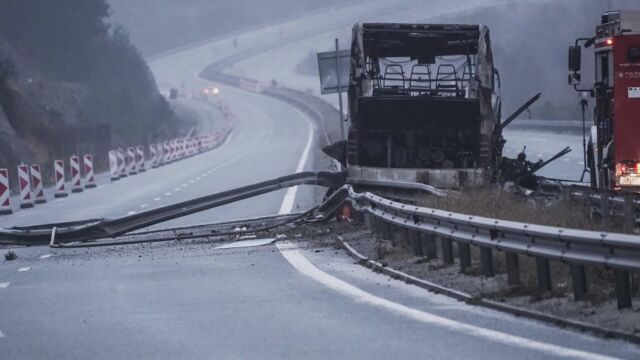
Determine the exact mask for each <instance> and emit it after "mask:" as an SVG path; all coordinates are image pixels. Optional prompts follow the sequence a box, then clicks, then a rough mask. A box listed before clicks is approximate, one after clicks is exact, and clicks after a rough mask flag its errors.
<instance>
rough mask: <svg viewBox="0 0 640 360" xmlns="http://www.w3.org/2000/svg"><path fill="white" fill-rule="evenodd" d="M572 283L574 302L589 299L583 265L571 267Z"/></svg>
mask: <svg viewBox="0 0 640 360" xmlns="http://www.w3.org/2000/svg"><path fill="white" fill-rule="evenodd" d="M571 282H572V283H573V300H575V301H579V300H584V299H585V298H586V297H587V277H586V274H585V271H584V266H583V265H571Z"/></svg>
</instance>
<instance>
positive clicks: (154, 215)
mask: <svg viewBox="0 0 640 360" xmlns="http://www.w3.org/2000/svg"><path fill="white" fill-rule="evenodd" d="M344 183H345V177H344V175H342V174H339V173H330V172H302V173H297V174H293V175H287V176H282V177H279V178H276V179H273V180H268V181H263V182H260V183H256V184H253V185H248V186H243V187H240V188H237V189H232V190H228V191H223V192H220V193H217V194H213V195H208V196H204V197H200V198H196V199H192V200H187V201H183V202H179V203H175V204H171V205H167V206H163V207H159V208H155V209H152V210H148V211H144V212H140V213H137V214H134V215H129V216H123V217H119V218H115V219H93V220H88V221H83V222H73V223H59V224H45V225H38V226H32V227H14V228H9V229H0V244H9V245H11V244H15V245H44V244H49V243H50V242H51V241H52V238H53V237H55V242H56V243H70V242H76V241H90V240H96V239H103V238H114V237H117V236H120V235H123V234H126V233H129V232H132V231H134V230H138V229H142V228H146V227H149V226H151V225H155V224H158V223H162V222H165V221H169V220H172V219H177V218H180V217H183V216H187V215H190V214H194V213H197V212H200V211H205V210H209V209H213V208H216V207H219V206H222V205H225V204H230V203H233V202H236V201H240V200H244V199H248V198H251V197H254V196H258V195H262V194H266V193H269V192H272V191H276V190H280V189H284V188H287V187H291V186H298V185H319V186H324V187H328V188H334V189H335V188H338V187H340V186H341V185H343V184H344ZM54 229H55V233H54V234H52V232H54Z"/></svg>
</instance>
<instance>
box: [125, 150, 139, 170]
mask: <svg viewBox="0 0 640 360" xmlns="http://www.w3.org/2000/svg"><path fill="white" fill-rule="evenodd" d="M137 173H138V171H137V170H136V150H135V149H134V148H132V147H129V148H127V174H129V175H135V174H137Z"/></svg>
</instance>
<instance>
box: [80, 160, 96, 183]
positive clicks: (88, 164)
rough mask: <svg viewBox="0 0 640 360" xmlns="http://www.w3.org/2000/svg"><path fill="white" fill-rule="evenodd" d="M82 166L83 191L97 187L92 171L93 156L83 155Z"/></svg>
mask: <svg viewBox="0 0 640 360" xmlns="http://www.w3.org/2000/svg"><path fill="white" fill-rule="evenodd" d="M82 164H83V165H84V179H85V184H84V187H85V189H91V188H95V187H96V186H97V185H96V178H95V174H94V171H93V156H92V155H91V154H85V155H84V156H83V157H82Z"/></svg>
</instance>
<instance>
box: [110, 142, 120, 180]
mask: <svg viewBox="0 0 640 360" xmlns="http://www.w3.org/2000/svg"><path fill="white" fill-rule="evenodd" d="M119 170H120V169H118V154H117V152H116V151H115V150H111V151H109V174H110V178H111V181H116V180H118V179H120V171H119Z"/></svg>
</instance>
